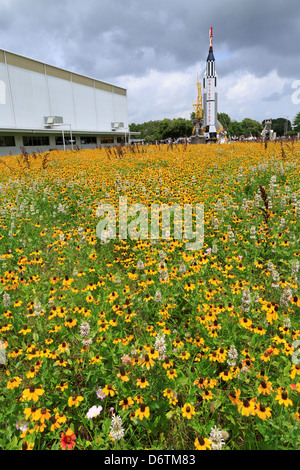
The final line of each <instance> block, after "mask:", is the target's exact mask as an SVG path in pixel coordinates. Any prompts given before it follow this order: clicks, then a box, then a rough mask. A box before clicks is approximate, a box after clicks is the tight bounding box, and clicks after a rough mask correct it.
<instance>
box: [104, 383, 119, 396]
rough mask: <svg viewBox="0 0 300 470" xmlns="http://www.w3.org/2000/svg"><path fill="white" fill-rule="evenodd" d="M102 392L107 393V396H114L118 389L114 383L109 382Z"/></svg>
mask: <svg viewBox="0 0 300 470" xmlns="http://www.w3.org/2000/svg"><path fill="white" fill-rule="evenodd" d="M102 392H103V393H105V395H106V396H107V397H113V396H114V395H115V394H116V392H117V389H116V388H115V387H114V386H113V385H112V384H108V385H105V387H104V388H103V389H102Z"/></svg>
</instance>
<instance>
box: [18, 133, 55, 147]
mask: <svg viewBox="0 0 300 470" xmlns="http://www.w3.org/2000/svg"><path fill="white" fill-rule="evenodd" d="M23 145H24V147H41V146H43V145H49V137H48V136H47V135H40V136H31V135H24V136H23Z"/></svg>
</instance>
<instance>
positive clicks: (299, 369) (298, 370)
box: [290, 364, 300, 379]
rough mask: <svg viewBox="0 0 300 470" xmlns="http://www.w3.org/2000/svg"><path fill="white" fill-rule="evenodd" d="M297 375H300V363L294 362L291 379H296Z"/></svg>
mask: <svg viewBox="0 0 300 470" xmlns="http://www.w3.org/2000/svg"><path fill="white" fill-rule="evenodd" d="M296 375H300V364H293V365H292V367H291V371H290V377H291V379H294V378H295V377H296Z"/></svg>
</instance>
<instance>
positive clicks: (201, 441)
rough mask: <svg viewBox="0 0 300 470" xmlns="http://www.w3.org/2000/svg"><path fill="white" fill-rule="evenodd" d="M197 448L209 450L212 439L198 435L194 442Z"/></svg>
mask: <svg viewBox="0 0 300 470" xmlns="http://www.w3.org/2000/svg"><path fill="white" fill-rule="evenodd" d="M194 445H195V447H196V449H197V450H210V449H211V446H212V441H210V440H209V439H206V437H204V438H203V437H201V436H198V437H197V438H196V440H195V443H194Z"/></svg>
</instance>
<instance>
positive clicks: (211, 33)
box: [209, 26, 213, 48]
mask: <svg viewBox="0 0 300 470" xmlns="http://www.w3.org/2000/svg"><path fill="white" fill-rule="evenodd" d="M212 46H213V28H212V26H211V27H210V28H209V47H211V48H212Z"/></svg>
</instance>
